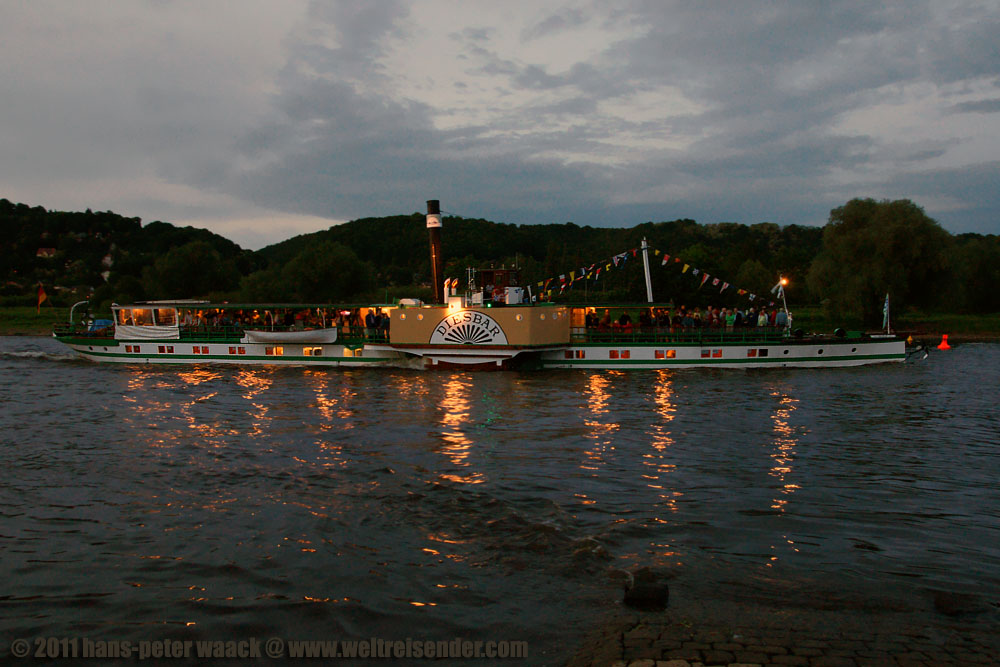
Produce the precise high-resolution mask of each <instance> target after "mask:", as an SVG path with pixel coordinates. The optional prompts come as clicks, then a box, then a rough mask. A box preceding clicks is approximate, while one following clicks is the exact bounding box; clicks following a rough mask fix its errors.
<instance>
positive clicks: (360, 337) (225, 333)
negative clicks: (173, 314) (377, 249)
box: [180, 324, 389, 343]
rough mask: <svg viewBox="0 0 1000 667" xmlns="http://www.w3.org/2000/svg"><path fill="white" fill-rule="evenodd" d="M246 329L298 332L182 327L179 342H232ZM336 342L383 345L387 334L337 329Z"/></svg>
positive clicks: (284, 328) (277, 328)
mask: <svg viewBox="0 0 1000 667" xmlns="http://www.w3.org/2000/svg"><path fill="white" fill-rule="evenodd" d="M247 329H250V330H256V329H259V330H261V331H280V332H288V331H298V330H300V329H297V328H296V327H294V326H284V325H280V326H279V325H276V326H261V327H256V326H253V325H251V326H246V327H244V326H240V325H204V324H203V325H182V326H181V327H180V337H181V340H185V339H188V340H191V339H198V340H233V339H239V338H242V337H243V335H244V333H245V332H246V330H247ZM337 329H338V331H337V342H341V341H343V342H349V343H368V342H373V343H385V342H388V340H389V332H388V331H387V330H385V329H375V328H371V329H369V328H366V327H356V326H355V327H350V326H346V327H338V328H337Z"/></svg>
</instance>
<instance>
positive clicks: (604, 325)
mask: <svg viewBox="0 0 1000 667" xmlns="http://www.w3.org/2000/svg"><path fill="white" fill-rule="evenodd" d="M598 328H599V329H601V330H603V331H607V330H608V329H610V328H611V311H610V310H608V309H606V308H605V309H604V317H602V318H601V321H600V322H599V323H598Z"/></svg>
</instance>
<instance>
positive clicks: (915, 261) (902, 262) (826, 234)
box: [809, 199, 951, 327]
mask: <svg viewBox="0 0 1000 667" xmlns="http://www.w3.org/2000/svg"><path fill="white" fill-rule="evenodd" d="M950 242H951V235H950V234H948V232H946V231H945V230H944V229H942V228H941V226H940V225H938V223H937V222H935V221H934V220H932V219H931V218H929V217H928V216H927V215H926V214H925V213H924V211H923V209H922V208H920V207H919V206H917V205H916V204H914V203H913V202H911V201H910V200H908V199H900V200H897V201H888V200H883V201H875V200H874V199H853V200H851V201H849V202H847V204H845V205H844V206H841V207H840V208H835V209H833V211H831V212H830V220H829V222H828V223H827V225H826V226H825V227H824V228H823V249H822V250H821V251H820V253H819V255H818V256H817V257H816V259H815V260H814V261H813V263H812V266H811V267H810V270H809V285H810V288H811V289H812V291H813V293H814V294H816V295H818V296H819V297H820V298H821V299H823V301H824V303H825V304H826V305H827V307H828V311H829V314H830V315H831V316H832V317H835V318H843V317H848V318H855V319H858V320H860V321H861V322H862V323H863V324H864V325H865V326H869V327H877V326H879V325H880V324H881V322H882V304H883V301H884V299H885V295H886V293H889V294H890V296H891V297H892V301H893V304H894V306H893V307H894V309H896V310H897V312H898V310H899V309H901V308H905V307H906V306H927V305H931V304H932V303H933V301H934V299H935V293H936V290H935V289H934V286H935V284H937V283H939V282H940V281H941V280H942V279H943V278H944V277H945V275H946V263H945V258H946V253H947V250H948V246H949V244H950Z"/></svg>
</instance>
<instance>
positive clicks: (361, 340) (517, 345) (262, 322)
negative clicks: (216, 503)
mask: <svg viewBox="0 0 1000 667" xmlns="http://www.w3.org/2000/svg"><path fill="white" fill-rule="evenodd" d="M427 226H428V228H429V230H430V236H431V259H432V267H433V268H432V274H433V276H434V282H435V288H436V294H435V301H436V303H433V304H424V303H421V302H420V301H416V300H407V299H404V300H401V301H399V302H398V303H392V304H373V305H363V306H359V305H348V306H338V305H329V304H233V303H210V302H206V301H148V302H139V303H134V304H129V305H117V304H115V305H113V306H112V316H113V320H104V321H100V320H99V321H96V322H89V323H74V322H73V317H74V316H73V312H74V311H75V309H76V306H75V307H74V309H73V310H71V314H70V323H69V324H67V325H60V326H57V327H56V329H55V331H54V332H53V335H54V336H55V337H56V338H57V339H58V340H59V341H61V342H62V343H65V344H66V345H68V346H69V347H70V348H72V349H73V350H75V351H76V352H78V353H79V354H80V355H81V356H83V357H85V358H87V359H91V360H93V361H100V362H118V363H167V364H171V363H172V364H177V363H185V364H187V363H221V364H294V365H320V366H343V367H355V368H359V367H371V366H396V367H411V368H439V367H460V368H469V369H472V368H478V369H503V368H537V369H555V368H588V369H609V368H618V369H664V368H691V367H713V368H770V367H796V366H797V367H810V368H819V367H837V366H861V365H865V364H875V363H885V362H901V361H904V360H905V358H906V350H905V341H904V340H902V339H901V338H899V337H897V336H894V335H892V334H890V333H880V334H864V333H860V332H844V331H842V330H838V332H837V333H836V334H830V335H816V334H811V335H806V334H804V333H803V332H802V331H801V330H797V329H793V328H792V326H791V318H790V316H789V317H788V318H787V325H786V326H784V327H778V328H775V327H746V328H742V327H737V328H733V329H732V330H727V329H726V328H725V327H722V328H697V329H690V328H684V327H671V326H662V327H661V326H657V325H650V324H647V325H645V326H641V325H632V324H623V325H608V324H604V325H600V324H596V323H595V322H594V320H595V319H596V318H594V317H593V313H594V311H595V310H596V311H597V312H603V311H604V310H605V309H607V310H608V311H609V315H610V314H611V313H612V312H613V313H614V314H615V315H618V314H620V313H631V315H632V316H633V317H632V318H631V319H632V321H637V320H638V319H639V318H638V315H639V313H640V312H641V311H642V310H647V312H653V311H656V310H658V309H661V308H669V307H671V306H670V305H669V304H656V303H644V304H634V305H631V306H622V305H617V306H610V305H609V306H595V305H592V304H591V305H565V304H556V303H547V302H541V303H540V302H537V301H536V300H535V299H534V298H533V297H532V295H531V293H530V291H527V292H526V291H525V289H524V288H523V287H522V286H521V285H520V284H519V280H518V275H517V271H516V270H513V269H490V270H484V271H481V272H479V274H478V275H476V274H474V273H472V272H470V275H469V279H468V283H467V285H466V286H465V287H464V288H462V289H461V290H460V289H459V286H458V281H457V280H454V279H444V278H442V272H441V266H442V265H441V248H440V229H441V216H440V208H439V206H438V202H437V201H434V200H432V201H429V202H428V214H427ZM642 254H643V260H644V264H645V270H646V283H647V296H648V297H649V299H648V300H649V301H650V302H652V290H651V288H650V282H649V263H648V248H647V247H646V244H645V242H643V248H642ZM81 303H85V302H81ZM79 305H81V304H77V306H79ZM785 311H786V314H787V307H785ZM588 315H591V316H590V317H588Z"/></svg>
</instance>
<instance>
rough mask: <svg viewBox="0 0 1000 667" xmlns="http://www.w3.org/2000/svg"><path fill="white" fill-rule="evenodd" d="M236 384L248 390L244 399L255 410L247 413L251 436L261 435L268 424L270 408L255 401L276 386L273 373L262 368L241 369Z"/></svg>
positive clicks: (237, 374)
mask: <svg viewBox="0 0 1000 667" xmlns="http://www.w3.org/2000/svg"><path fill="white" fill-rule="evenodd" d="M236 384H238V385H239V386H241V387H243V388H244V389H245V390H246V393H244V394H243V398H244V399H246V400H247V401H249V402H250V405H252V406H253V408H254V409H253V410H248V411H247V417H249V419H248V422H249V424H250V435H253V436H257V435H261V434H262V433H263V432H264V430H265V427H266V424H267V420H268V416H267V413H268V407H267V404H265V403H263V402H260V403H258V402H256V401H255V400H254V399H256V398H257V396H259V395H260V394H262V393H264V392H265V391H267V390H268V389H270V388H271V385H272V384H274V380H273V379H272V377H271V371H270V370H264V369H260V368H249V367H241V368H240V371H239V372H238V373H236Z"/></svg>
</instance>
